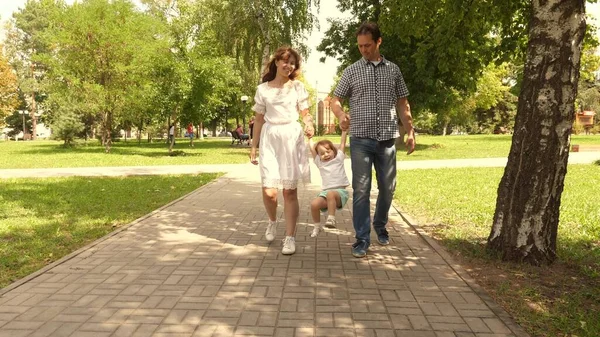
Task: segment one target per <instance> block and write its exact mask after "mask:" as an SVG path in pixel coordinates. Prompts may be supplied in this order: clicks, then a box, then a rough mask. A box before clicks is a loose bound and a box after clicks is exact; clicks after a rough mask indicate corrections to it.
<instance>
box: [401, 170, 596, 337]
mask: <svg viewBox="0 0 600 337" xmlns="http://www.w3.org/2000/svg"><path fill="white" fill-rule="evenodd" d="M502 172H503V170H502V169H496V168H463V169H439V170H437V169H436V170H414V171H398V182H399V183H398V189H397V193H396V202H397V203H398V205H400V207H401V208H402V209H403V210H404V211H406V212H408V213H409V214H413V215H418V216H419V217H418V220H419V222H420V224H421V226H422V227H423V228H424V229H425V230H426V231H428V232H429V233H431V235H432V236H433V237H435V238H436V239H437V240H439V241H440V242H441V243H442V244H443V245H444V246H445V247H446V248H447V249H448V250H449V251H450V252H451V253H452V254H453V255H454V256H455V257H456V258H458V259H460V261H461V262H462V263H463V264H464V265H465V266H466V267H467V270H469V272H470V273H471V275H472V276H473V277H474V278H475V279H476V280H477V281H478V283H479V284H481V285H482V286H484V287H485V288H486V289H487V291H488V292H489V293H490V294H491V295H492V296H493V297H494V298H495V300H496V301H497V302H499V303H500V304H501V305H503V306H504V308H505V309H506V310H507V311H508V312H509V313H510V314H511V315H513V316H514V317H515V319H516V320H517V321H518V323H519V324H521V325H522V326H523V327H524V328H526V329H527V330H528V332H529V333H530V334H531V335H532V336H580V337H581V336H589V337H591V336H600V320H598V317H600V239H599V238H600V205H599V204H598V199H597V197H596V196H597V191H596V189H597V186H600V167H599V166H597V165H572V166H569V172H568V174H567V177H566V179H565V189H564V192H563V195H562V204H561V214H560V226H559V232H558V255H559V261H557V262H556V263H555V264H554V265H552V266H550V267H540V268H538V267H531V266H521V265H514V264H510V263H501V262H497V261H495V260H492V259H490V258H489V257H488V256H487V254H486V252H485V242H486V240H487V236H488V235H489V233H490V229H491V222H492V218H493V215H494V209H495V200H496V195H497V187H498V183H499V181H500V178H501V176H502Z"/></svg>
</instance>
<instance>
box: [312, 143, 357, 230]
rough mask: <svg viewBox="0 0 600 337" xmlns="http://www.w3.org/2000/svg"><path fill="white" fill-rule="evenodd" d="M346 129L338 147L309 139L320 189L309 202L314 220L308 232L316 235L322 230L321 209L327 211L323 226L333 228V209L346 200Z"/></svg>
mask: <svg viewBox="0 0 600 337" xmlns="http://www.w3.org/2000/svg"><path fill="white" fill-rule="evenodd" d="M346 135H347V132H346V131H342V139H341V140H340V146H339V149H338V148H336V147H335V145H333V143H331V141H329V140H321V141H319V142H317V144H313V141H312V139H310V140H309V146H310V152H311V153H312V156H313V158H314V162H315V165H316V166H317V168H318V169H319V172H320V173H321V180H322V187H321V189H322V191H321V193H319V195H318V196H317V197H316V198H315V199H313V201H312V202H311V203H310V212H311V215H312V218H313V222H314V229H313V231H312V233H311V234H310V236H311V237H313V238H314V237H316V236H317V235H319V232H320V231H322V230H323V226H322V225H321V213H320V212H321V211H325V210H326V211H327V213H328V215H327V221H326V222H325V227H327V228H335V226H336V221H335V211H336V209H342V208H343V207H344V205H346V202H347V201H348V196H349V195H348V191H347V190H346V186H348V185H350V182H349V181H348V176H347V175H346V170H345V169H344V159H345V158H346V155H345V154H344V149H345V148H346Z"/></svg>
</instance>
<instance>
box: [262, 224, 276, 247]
mask: <svg viewBox="0 0 600 337" xmlns="http://www.w3.org/2000/svg"><path fill="white" fill-rule="evenodd" d="M276 232H277V221H271V220H269V224H268V225H267V230H266V231H265V239H267V241H269V242H271V241H273V240H275V234H276Z"/></svg>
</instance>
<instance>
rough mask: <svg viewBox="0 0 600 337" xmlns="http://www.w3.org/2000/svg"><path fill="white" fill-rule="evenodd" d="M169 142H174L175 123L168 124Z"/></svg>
mask: <svg viewBox="0 0 600 337" xmlns="http://www.w3.org/2000/svg"><path fill="white" fill-rule="evenodd" d="M169 143H173V144H175V123H171V125H170V126H169Z"/></svg>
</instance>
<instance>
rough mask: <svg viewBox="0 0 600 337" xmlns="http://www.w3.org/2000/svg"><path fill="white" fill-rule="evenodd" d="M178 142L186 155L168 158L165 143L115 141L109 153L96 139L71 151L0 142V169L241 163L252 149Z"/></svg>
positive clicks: (56, 145) (220, 142)
mask: <svg viewBox="0 0 600 337" xmlns="http://www.w3.org/2000/svg"><path fill="white" fill-rule="evenodd" d="M188 144H189V141H186V140H185V139H183V138H182V139H177V143H176V144H175V147H174V149H173V150H174V151H183V152H184V153H185V155H178V156H169V152H168V146H167V144H165V143H164V142H153V143H148V142H147V141H144V140H143V141H142V142H141V144H138V142H137V141H135V140H129V141H127V142H124V141H121V142H115V143H114V144H113V146H112V149H111V152H110V153H105V152H104V147H102V146H101V145H100V143H99V142H98V141H96V140H91V141H89V142H88V143H87V144H86V143H84V142H79V143H78V145H77V146H75V147H71V148H65V147H62V143H61V142H57V141H50V140H47V141H46V140H45V141H33V142H0V168H2V169H8V168H48V167H98V166H147V165H196V164H242V163H247V162H248V161H249V157H248V156H249V154H250V148H249V147H248V146H242V145H231V139H230V138H207V139H205V140H202V141H194V147H189V146H188Z"/></svg>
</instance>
